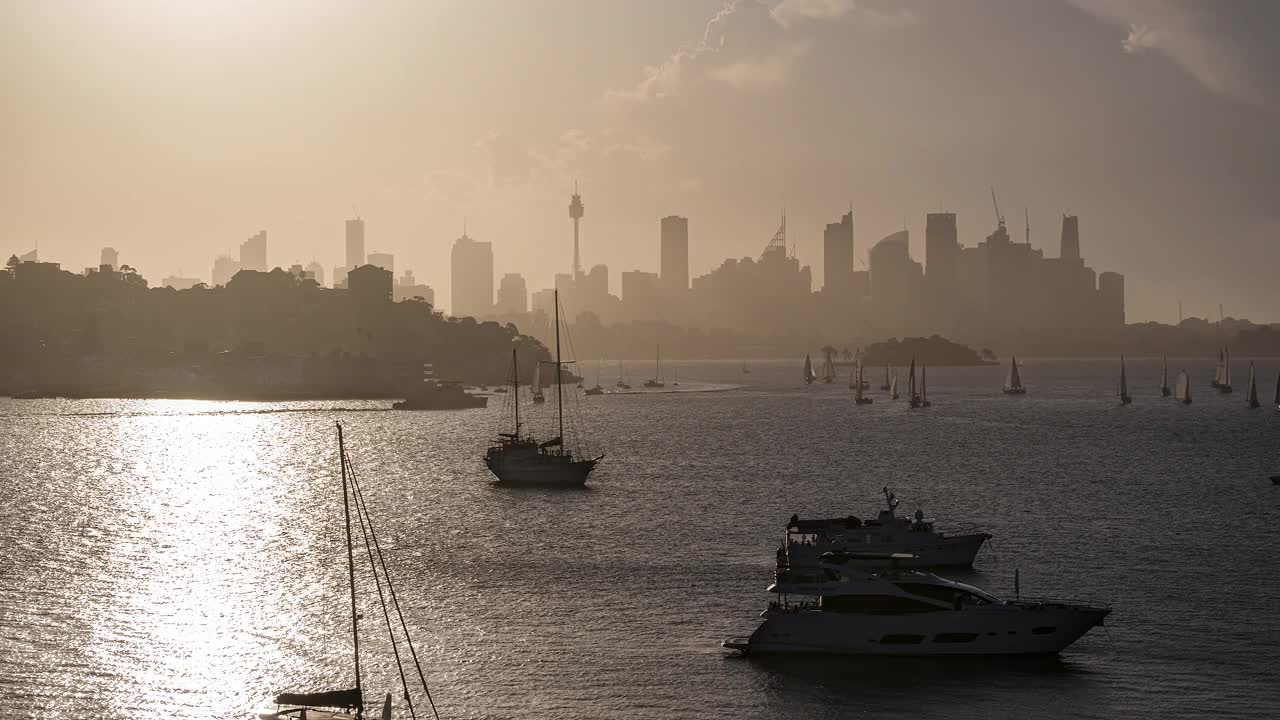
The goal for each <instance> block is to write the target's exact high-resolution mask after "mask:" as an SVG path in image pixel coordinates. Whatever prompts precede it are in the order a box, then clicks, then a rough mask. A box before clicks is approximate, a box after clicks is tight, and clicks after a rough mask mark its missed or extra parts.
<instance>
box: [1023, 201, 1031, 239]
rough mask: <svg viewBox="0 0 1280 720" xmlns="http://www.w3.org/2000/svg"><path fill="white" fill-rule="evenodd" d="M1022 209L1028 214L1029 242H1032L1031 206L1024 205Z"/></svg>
mask: <svg viewBox="0 0 1280 720" xmlns="http://www.w3.org/2000/svg"><path fill="white" fill-rule="evenodd" d="M1022 211H1023V212H1024V213H1026V215H1027V244H1028V245H1030V244H1031V208H1028V207H1024V208H1022Z"/></svg>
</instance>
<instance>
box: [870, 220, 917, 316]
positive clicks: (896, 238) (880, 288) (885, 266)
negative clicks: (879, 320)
mask: <svg viewBox="0 0 1280 720" xmlns="http://www.w3.org/2000/svg"><path fill="white" fill-rule="evenodd" d="M910 238H911V235H910V234H909V233H908V232H907V231H906V230H899V231H898V232H896V233H893V234H892V235H889V236H887V237H885V238H884V239H883V240H881V241H880V242H878V243H876V244H875V246H874V247H872V248H871V250H870V252H868V253H867V255H868V257H869V258H870V264H871V301H872V302H873V303H875V304H876V305H877V306H878V307H879V308H880V309H881V310H883V311H889V312H891V311H896V312H898V313H902V315H903V317H906V316H907V314H908V313H909V312H910V307H909V306H910V305H911V304H912V298H913V296H914V295H915V294H916V293H917V291H918V290H919V284H920V279H921V278H922V277H923V275H924V273H923V270H922V269H921V267H920V263H918V262H916V261H915V260H912V259H911V250H910ZM888 319H889V320H890V321H891V322H897V321H899V320H901V319H902V318H899V317H893V316H891V317H889V318H888Z"/></svg>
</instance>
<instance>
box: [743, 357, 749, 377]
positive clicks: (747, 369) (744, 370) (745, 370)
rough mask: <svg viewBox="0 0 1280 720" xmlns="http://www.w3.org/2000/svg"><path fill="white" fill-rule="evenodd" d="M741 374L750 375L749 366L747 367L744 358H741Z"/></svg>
mask: <svg viewBox="0 0 1280 720" xmlns="http://www.w3.org/2000/svg"><path fill="white" fill-rule="evenodd" d="M742 374H743V375H750V374H751V368H749V367H747V361H746V360H743V361H742Z"/></svg>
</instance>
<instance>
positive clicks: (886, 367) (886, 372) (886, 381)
mask: <svg viewBox="0 0 1280 720" xmlns="http://www.w3.org/2000/svg"><path fill="white" fill-rule="evenodd" d="M880 389H881V390H888V389H890V383H889V363H885V364H884V384H883V385H881V386H880Z"/></svg>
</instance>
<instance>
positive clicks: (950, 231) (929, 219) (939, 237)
mask: <svg viewBox="0 0 1280 720" xmlns="http://www.w3.org/2000/svg"><path fill="white" fill-rule="evenodd" d="M924 262H925V277H926V278H927V279H928V282H929V285H930V286H931V287H933V288H934V289H935V290H937V291H938V292H939V295H938V297H939V298H944V297H946V296H947V295H949V294H950V293H952V292H954V290H955V285H956V276H957V273H958V272H959V267H960V239H959V233H958V231H957V229H956V214H955V213H929V214H928V215H926V216H925V222H924Z"/></svg>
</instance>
